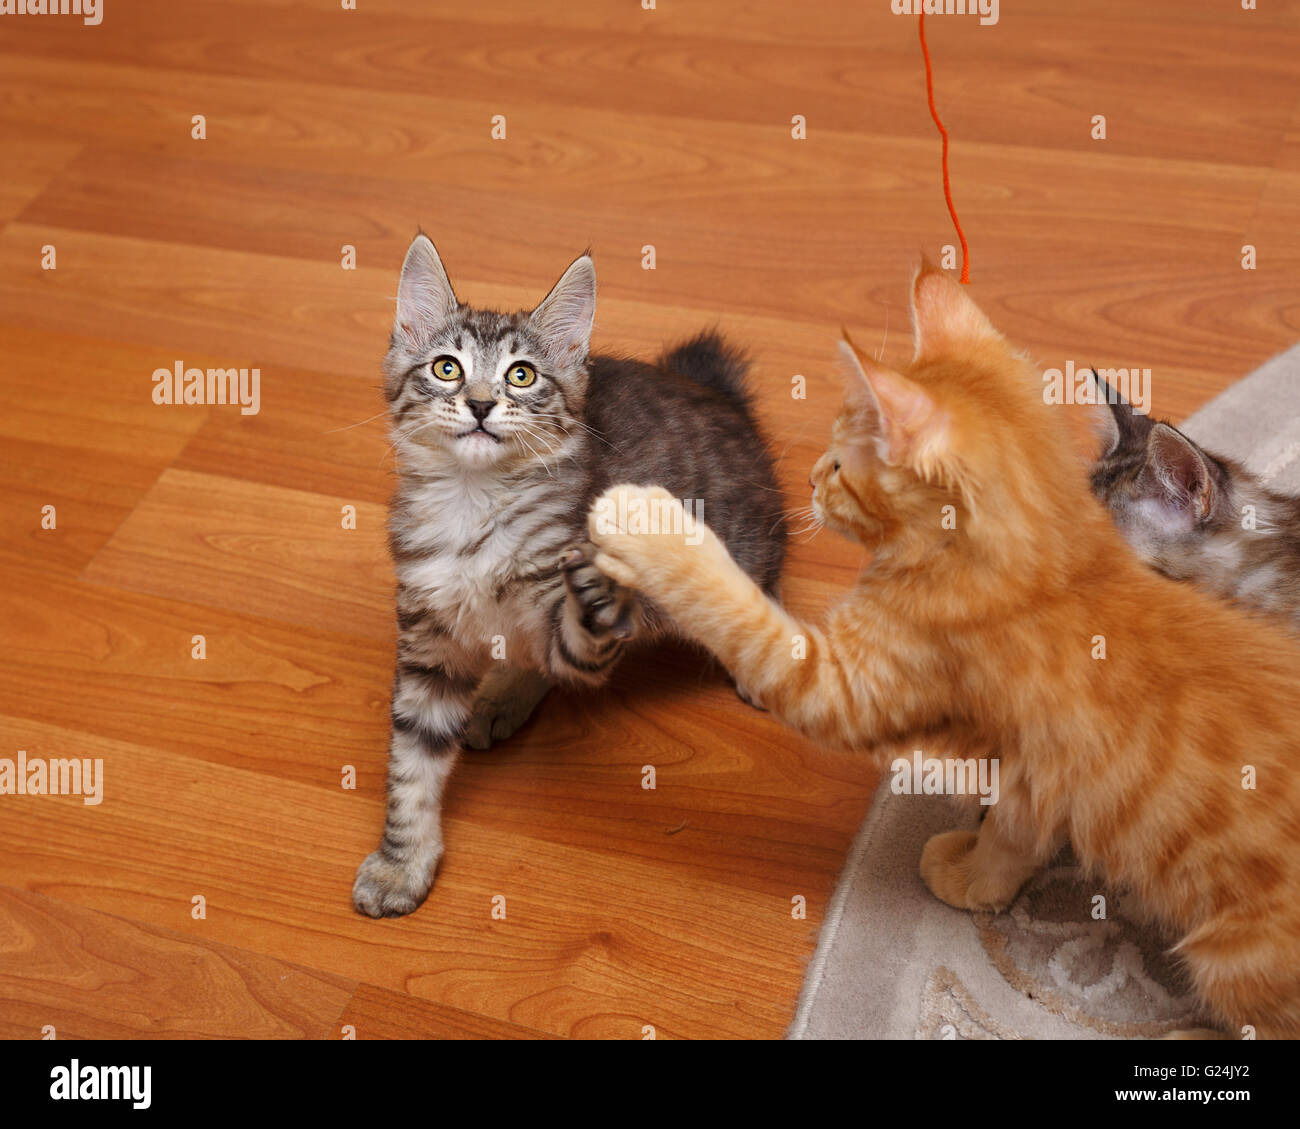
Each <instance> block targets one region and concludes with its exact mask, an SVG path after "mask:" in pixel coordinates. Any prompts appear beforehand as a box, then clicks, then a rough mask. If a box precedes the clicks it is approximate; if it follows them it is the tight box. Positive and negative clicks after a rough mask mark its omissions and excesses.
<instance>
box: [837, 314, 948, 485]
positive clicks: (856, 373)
mask: <svg viewBox="0 0 1300 1129" xmlns="http://www.w3.org/2000/svg"><path fill="white" fill-rule="evenodd" d="M839 367H840V369H841V370H842V371H843V372H844V373H845V375H846V378H847V379H846V384H847V387H846V395H847V397H848V400H849V402H850V403H851V404H854V405H855V406H857V407H859V408H861V409H862V410H863V411H864V413H865V415H866V419H865V423H866V426H867V427H869V428H872V429H874V432H875V438H876V441H877V450H878V451H879V452H880V457H881V458H882V459H883V460H884V461H885V462H887V463H889V464H890V465H891V466H909V467H911V468H912V469H913V470H915V471H917V472H918V473H920V474H921V475H922V476H923V477H926V478H928V477H930V476H931V474H932V473H933V472H934V471H935V470H937V469H938V467H939V466H940V464H942V463H943V461H944V458H945V456H946V455H947V453H948V452H947V448H948V424H949V417H948V413H947V412H945V411H943V410H942V409H941V408H940V407H939V406H938V405H937V404H936V403H935V402H934V399H933V397H931V396H930V394H929V393H928V392H926V390H925V389H924V388H922V387H921V386H920V385H918V384H914V383H913V382H912V381H910V380H908V379H907V377H905V376H901V375H900V374H899V373H896V372H895V371H894V370H893V369H891V368H887V367H886V366H884V365H882V364H879V363H878V362H876V361H874V360H872V359H871V357H870V356H867V355H865V354H864V353H862V352H860V351H859V350H858V349H857V348H856V346H854V344H853V343H852V342H851V341H850V340H849V339H848V335H847V334H845V337H844V340H843V341H841V342H840V343H839Z"/></svg>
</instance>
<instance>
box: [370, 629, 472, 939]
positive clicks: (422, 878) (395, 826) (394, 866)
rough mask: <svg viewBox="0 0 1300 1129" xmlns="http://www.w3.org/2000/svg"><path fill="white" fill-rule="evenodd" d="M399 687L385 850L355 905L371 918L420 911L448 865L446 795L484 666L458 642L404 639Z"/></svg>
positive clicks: (436, 636)
mask: <svg viewBox="0 0 1300 1129" xmlns="http://www.w3.org/2000/svg"><path fill="white" fill-rule="evenodd" d="M398 656H399V657H398V665H397V673H396V675H395V677H394V679H393V708H392V731H391V737H390V741H389V751H388V813H387V817H386V818H385V821H384V835H383V838H382V839H381V841H380V844H379V849H378V850H376V851H374V852H373V853H372V854H370V855H369V856H368V857H367V858H366V859H365V861H364V862H362V864H361V866H360V867H359V868H358V869H357V876H356V880H355V881H354V883H353V885H352V904H353V905H354V906H355V907H356V908H357V910H359V911H360V912H361V913H364V914H366V915H367V916H369V917H399V916H401V915H403V914H407V913H410V912H412V911H413V910H414V909H416V908H417V907H418V906H419V905H420V903H421V902H423V901H424V899H425V897H426V896H427V895H428V893H429V888H430V887H431V886H432V885H433V876H434V872H435V871H436V870H437V867H438V861H439V859H441V858H442V793H443V789H444V788H445V787H446V784H447V779H448V777H449V776H450V775H451V771H452V769H453V768H454V767H455V764H456V758H457V756H458V755H459V753H460V747H461V740H462V738H463V736H464V733H465V728H466V726H467V725H468V723H469V720H470V714H471V706H472V702H473V697H474V690H475V688H476V686H477V685H478V682H479V677H480V675H481V674H482V665H481V663H480V662H479V661H478V660H477V659H476V658H474V657H473V656H471V655H470V654H469V653H468V652H467V651H466V650H465V649H464V648H463V647H461V646H460V645H459V644H457V643H456V642H455V641H454V640H452V639H451V637H450V636H448V635H445V634H440V633H437V632H436V631H434V632H433V633H432V634H430V629H428V628H426V629H425V631H424V633H423V634H422V635H421V636H420V637H419V639H418V641H416V642H412V641H411V640H410V639H408V638H406V637H404V638H403V639H402V642H401V644H400V646H399V652H398Z"/></svg>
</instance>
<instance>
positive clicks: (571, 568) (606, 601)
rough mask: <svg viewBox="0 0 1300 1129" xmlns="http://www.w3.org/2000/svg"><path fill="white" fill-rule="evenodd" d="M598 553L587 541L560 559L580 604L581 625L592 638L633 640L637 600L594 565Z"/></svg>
mask: <svg viewBox="0 0 1300 1129" xmlns="http://www.w3.org/2000/svg"><path fill="white" fill-rule="evenodd" d="M596 552H597V549H596V546H595V545H593V544H592V543H591V542H590V541H584V542H582V543H581V544H579V545H573V546H571V547H570V548H568V549H566V550H565V551H564V552H563V553H562V554H561V555H560V571H561V572H562V573H563V574H564V583H565V586H566V587H567V588H568V589H569V595H570V596H572V597H573V599H574V600H575V601H577V604H578V612H579V622H580V623H581V624H582V626H583V629H584V630H585V631H587V632H588V633H589V634H591V635H596V636H601V635H611V636H613V637H614V638H615V639H630V638H631V637H632V636H633V635H634V634H635V633H636V620H637V600H636V597H635V596H634V595H633V594H632V593H631V592H629V591H627V589H625V588H623V587H621V586H620V585H619V584H618V583H616V582H615V581H614V580H612V579H610V578H609V577H608V576H606V575H605V574H604V573H603V572H601V571H600V569H598V568H597V567H596V566H595V565H594V564H593V563H592V562H593V561H594V560H595V558H596Z"/></svg>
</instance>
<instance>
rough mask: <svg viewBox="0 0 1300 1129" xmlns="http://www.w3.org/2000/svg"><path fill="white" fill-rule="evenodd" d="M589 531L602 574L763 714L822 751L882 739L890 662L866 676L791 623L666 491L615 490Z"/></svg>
mask: <svg viewBox="0 0 1300 1129" xmlns="http://www.w3.org/2000/svg"><path fill="white" fill-rule="evenodd" d="M636 514H654V515H656V516H655V518H654V520H653V522H652V523H651V528H652V529H656V530H657V531H653V532H651V531H646V532H637V531H635V529H634V523H633V522H632V520H631V519H630V517H629V516H628V515H636ZM642 524H644V523H642ZM587 528H588V533H589V536H590V537H591V539H592V541H593V542H594V543H595V544H596V546H597V548H598V549H599V552H598V554H597V556H596V559H595V563H596V565H597V566H598V567H599V568H600V569H601V570H602V571H603V572H605V573H606V574H608V575H609V576H610V577H612V578H613V579H614V580H616V581H618V583H620V584H622V585H623V586H625V587H627V588H633V589H636V590H637V591H640V592H643V593H645V594H646V595H647V596H648V597H650V599H651V600H653V601H654V603H655V604H656V605H658V606H659V607H661V608H663V609H664V610H665V611H667V612H668V614H669V615H670V616H671V617H672V619H673V623H674V625H675V627H676V629H677V630H678V631H680V632H681V633H682V634H684V635H687V636H689V637H690V638H692V639H695V640H696V641H698V642H700V643H702V644H703V645H704V646H706V647H708V648H709V650H711V651H712V652H713V653H714V654H715V655H717V656H718V658H719V659H721V660H722V662H723V664H724V665H725V666H726V668H727V669H728V670H729V671H730V672H731V674H732V676H733V677H734V678H735V680H736V682H737V683H738V684H739V685H740V686H743V687H744V688H745V692H746V693H747V694H748V695H749V696H750V697H752V698H754V699H756V700H757V701H759V702H761V703H762V704H763V707H764V708H765V709H768V710H770V711H771V712H772V713H774V714H775V715H776V716H777V717H779V718H780V719H781V720H782V721H784V722H785V723H786V724H788V725H792V726H793V727H794V728H796V729H798V730H799V731H800V732H801V733H803V734H805V735H806V736H807V737H809V738H810V739H812V740H814V741H818V742H820V743H822V744H830V745H849V746H861V745H864V744H871V743H872V742H874V741H876V740H878V739H879V738H880V736H881V734H880V729H881V723H882V711H881V708H880V698H881V695H880V692H879V690H878V683H879V681H880V680H881V679H883V677H884V675H886V674H888V673H889V665H888V660H887V659H884V658H881V659H880V661H879V662H877V663H875V664H874V665H872V666H870V667H869V668H863V667H862V664H860V663H859V662H857V661H856V658H855V656H854V655H852V654H849V653H848V652H847V651H846V649H845V647H844V645H843V643H842V641H841V639H842V637H843V636H844V635H845V633H843V632H840V633H838V635H837V634H833V633H832V634H828V633H827V632H825V631H822V630H820V629H819V628H817V627H814V626H812V625H809V624H804V623H801V622H800V621H799V620H797V619H795V618H794V617H793V616H792V615H790V614H789V613H788V612H787V611H786V610H785V609H784V608H782V607H781V606H780V605H779V604H777V603H776V601H775V600H773V599H772V598H771V597H769V596H768V595H767V593H766V592H764V591H763V590H762V589H761V588H759V586H758V585H757V584H755V583H754V580H753V579H752V578H751V577H750V576H749V575H748V574H747V573H746V572H745V571H744V569H742V568H741V567H740V566H739V565H738V564H737V563H736V562H735V560H733V559H732V557H731V554H730V553H729V552H728V551H727V547H726V545H724V544H723V543H722V541H721V540H720V539H719V538H718V536H717V534H715V533H714V532H713V530H711V529H710V528H709V527H708V526H706V525H704V524H703V523H702V522H699V521H698V520H696V519H693V518H690V517H688V516H687V515H686V514H685V513H684V510H683V507H682V504H681V502H680V501H678V500H677V499H675V498H673V497H672V495H670V494H669V493H668V492H667V491H666V490H663V489H661V488H660V487H657V486H650V487H641V486H616V487H613V488H612V489H610V490H607V491H606V492H605V493H604V494H603V495H601V497H600V498H598V499H597V500H596V503H595V505H593V507H592V510H591V512H590V513H589V515H588V518H587ZM894 724H895V726H897V723H896V722H895V723H894Z"/></svg>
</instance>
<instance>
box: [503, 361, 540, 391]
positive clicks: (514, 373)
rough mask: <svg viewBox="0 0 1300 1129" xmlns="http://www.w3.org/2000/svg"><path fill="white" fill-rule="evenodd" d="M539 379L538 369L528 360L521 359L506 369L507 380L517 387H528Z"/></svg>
mask: <svg viewBox="0 0 1300 1129" xmlns="http://www.w3.org/2000/svg"><path fill="white" fill-rule="evenodd" d="M536 379H537V370H536V369H535V368H533V366H532V365H530V364H528V362H527V361H519V362H518V363H516V364H513V365H511V366H510V367H509V368H508V369H507V370H506V382H507V383H509V384H512V385H513V386H514V387H516V388H527V387H528V386H529V385H530V384H532V382H533V381H534V380H536Z"/></svg>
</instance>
